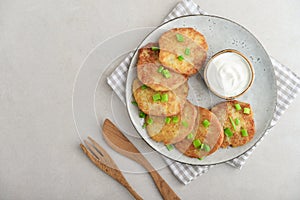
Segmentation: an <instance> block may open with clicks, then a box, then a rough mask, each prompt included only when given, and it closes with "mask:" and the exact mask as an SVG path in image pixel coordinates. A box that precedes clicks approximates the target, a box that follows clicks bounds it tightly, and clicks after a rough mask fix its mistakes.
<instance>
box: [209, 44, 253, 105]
mask: <svg viewBox="0 0 300 200" xmlns="http://www.w3.org/2000/svg"><path fill="white" fill-rule="evenodd" d="M224 53H235V54H238V55H239V56H241V57H242V58H243V59H244V60H245V61H246V62H247V64H248V66H249V69H250V73H251V79H250V81H249V83H248V85H247V87H246V89H244V90H243V91H242V92H241V93H239V94H237V95H234V96H224V95H221V94H219V93H218V92H216V91H215V90H214V89H213V88H212V87H211V86H210V84H209V82H208V78H207V69H208V66H209V64H210V63H211V62H212V60H214V59H215V58H216V57H218V56H220V55H222V54H224ZM254 78H255V71H254V67H253V65H252V63H251V62H250V60H249V59H248V58H247V57H246V56H245V55H244V54H243V53H241V52H240V51H238V50H236V49H223V50H221V51H219V52H217V53H215V54H214V55H213V56H212V57H211V58H210V59H209V60H208V61H207V63H206V65H205V67H204V81H205V83H206V85H207V87H208V89H209V90H210V91H212V92H213V93H214V94H215V95H216V96H218V97H220V98H222V99H226V100H233V99H236V98H238V97H240V96H242V95H243V94H245V93H246V92H247V91H248V90H249V88H250V87H251V86H252V84H253V82H254Z"/></svg>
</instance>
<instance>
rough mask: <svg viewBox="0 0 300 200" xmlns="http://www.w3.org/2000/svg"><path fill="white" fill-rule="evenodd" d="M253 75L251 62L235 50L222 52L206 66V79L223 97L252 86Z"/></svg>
mask: <svg viewBox="0 0 300 200" xmlns="http://www.w3.org/2000/svg"><path fill="white" fill-rule="evenodd" d="M252 76H253V72H252V68H251V66H250V64H249V63H248V62H247V61H246V59H245V58H243V57H242V56H241V55H239V54H238V53H234V52H225V53H221V54H219V55H217V56H215V57H213V58H212V60H211V61H210V62H209V63H208V65H207V66H206V79H207V80H206V81H207V82H208V85H209V87H210V89H211V90H212V91H213V92H214V93H216V95H218V96H220V97H223V98H224V97H225V98H230V97H236V96H238V95H240V94H242V93H243V92H244V91H245V90H247V88H248V87H249V86H250V84H251V82H252V78H253V77H252Z"/></svg>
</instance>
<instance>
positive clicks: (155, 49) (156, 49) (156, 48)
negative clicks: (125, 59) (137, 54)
mask: <svg viewBox="0 0 300 200" xmlns="http://www.w3.org/2000/svg"><path fill="white" fill-rule="evenodd" d="M151 49H152V51H158V50H159V47H154V46H153V47H151Z"/></svg>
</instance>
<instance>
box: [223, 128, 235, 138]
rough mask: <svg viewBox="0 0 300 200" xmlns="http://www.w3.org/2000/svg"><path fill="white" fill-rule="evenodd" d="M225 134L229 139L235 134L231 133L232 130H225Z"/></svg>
mask: <svg viewBox="0 0 300 200" xmlns="http://www.w3.org/2000/svg"><path fill="white" fill-rule="evenodd" d="M224 133H225V135H226V136H227V137H231V136H233V133H232V132H231V130H230V129H229V128H225V129H224Z"/></svg>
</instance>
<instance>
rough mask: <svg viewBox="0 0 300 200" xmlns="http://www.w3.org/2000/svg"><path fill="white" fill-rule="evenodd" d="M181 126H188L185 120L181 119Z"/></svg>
mask: <svg viewBox="0 0 300 200" xmlns="http://www.w3.org/2000/svg"><path fill="white" fill-rule="evenodd" d="M181 123H182V126H184V127H185V128H187V127H188V126H189V124H188V123H187V122H186V121H182V122H181Z"/></svg>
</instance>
